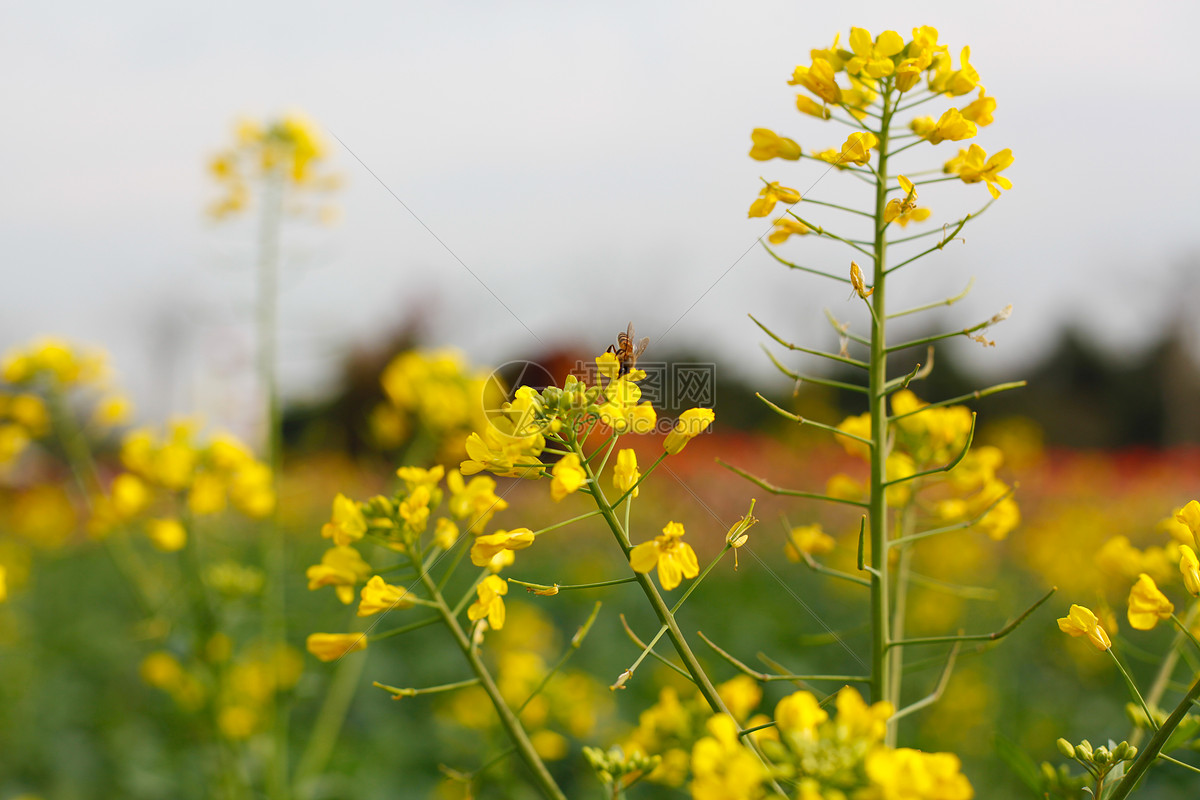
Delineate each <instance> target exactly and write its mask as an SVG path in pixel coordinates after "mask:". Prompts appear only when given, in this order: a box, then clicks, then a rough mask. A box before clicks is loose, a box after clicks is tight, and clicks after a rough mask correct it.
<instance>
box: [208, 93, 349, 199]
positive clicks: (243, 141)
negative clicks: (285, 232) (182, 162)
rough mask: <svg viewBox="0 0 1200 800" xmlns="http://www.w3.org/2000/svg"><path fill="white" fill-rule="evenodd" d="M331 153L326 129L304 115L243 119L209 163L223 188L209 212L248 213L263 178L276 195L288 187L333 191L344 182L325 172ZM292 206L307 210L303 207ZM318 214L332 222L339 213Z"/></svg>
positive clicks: (290, 188) (210, 171)
mask: <svg viewBox="0 0 1200 800" xmlns="http://www.w3.org/2000/svg"><path fill="white" fill-rule="evenodd" d="M327 157H328V148H327V146H326V144H325V142H324V140H323V138H322V136H321V134H320V131H319V130H318V129H317V126H316V125H315V124H313V122H312V121H311V120H309V119H308V118H306V117H305V116H304V115H302V114H299V113H291V114H287V115H285V116H284V117H282V118H281V119H278V120H275V121H273V122H269V123H266V124H262V123H259V122H257V121H255V120H251V119H242V120H240V121H239V122H238V123H237V125H236V126H235V130H234V142H233V144H232V145H231V146H229V147H227V148H225V149H224V150H222V151H220V152H219V153H217V154H216V155H215V156H213V158H212V159H211V160H210V161H209V164H208V170H209V174H210V175H211V176H212V177H213V179H214V180H216V181H217V183H218V184H219V185H220V187H221V191H222V194H221V197H220V199H218V200H217V201H216V202H214V203H213V204H212V205H211V206H210V207H209V213H210V214H212V216H214V217H216V218H217V219H222V218H225V217H229V216H233V215H236V214H239V213H241V212H242V211H245V210H246V209H247V208H249V206H250V202H251V200H252V186H253V184H254V183H255V182H261V183H262V184H263V187H264V191H272V192H275V193H282V192H283V191H284V190H285V189H288V190H295V189H303V190H306V191H312V192H322V193H327V192H330V191H332V190H334V189H336V188H337V187H338V184H339V181H338V179H337V177H336V176H334V175H331V174H328V173H324V174H323V173H321V172H320V171H319V167H320V166H321V164H322V163H323V162H324V161H325V160H326V159H327ZM267 187H270V188H267ZM277 199H278V200H279V201H282V199H283V198H282V197H278V198H277ZM287 210H290V211H293V212H298V211H300V210H301V209H300V207H298V206H297V207H291V208H288V209H287ZM318 214H319V217H320V219H321V220H322V221H331V220H332V219H334V218H335V214H336V212H335V211H334V210H333V209H332V208H331V207H329V206H326V207H323V208H321V209H320V210H319V211H318Z"/></svg>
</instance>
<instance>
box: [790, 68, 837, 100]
mask: <svg viewBox="0 0 1200 800" xmlns="http://www.w3.org/2000/svg"><path fill="white" fill-rule="evenodd" d="M834 73H835V70H834V67H833V64H831V63H830V62H829V61H826V60H825V59H823V58H814V59H813V62H812V66H811V67H796V69H795V71H794V72H793V73H792V79H791V80H790V81H788V86H803V87H804V88H805V89H808V90H809V91H810V92H812V93H813V94H815V95H816V96H817V97H819V98H821V99H822V100H824V101H825V102H826V103H832V104H834V105H837V104H839V103H841V102H842V90H841V89H840V88H839V87H838V85H837V81H836V80H834Z"/></svg>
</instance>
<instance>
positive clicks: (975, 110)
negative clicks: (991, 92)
mask: <svg viewBox="0 0 1200 800" xmlns="http://www.w3.org/2000/svg"><path fill="white" fill-rule="evenodd" d="M995 111H996V98H994V97H987V96H986V95H985V93H984V88H983V87H982V86H980V87H979V97H978V98H977V99H975V100H973V101H971V102H970V103H968V104H967V105H965V106H963V109H962V115H963V118H964V119H968V120H970V121H971V122H974V123H975V124H976V125H978V126H979V127H981V128H983V127H986V126H988V125H991V124H992V122H993V118H992V114H994V113H995Z"/></svg>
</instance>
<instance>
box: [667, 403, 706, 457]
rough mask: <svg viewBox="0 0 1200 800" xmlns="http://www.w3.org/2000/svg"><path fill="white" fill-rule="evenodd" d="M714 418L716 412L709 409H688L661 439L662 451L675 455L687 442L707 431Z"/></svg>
mask: <svg viewBox="0 0 1200 800" xmlns="http://www.w3.org/2000/svg"><path fill="white" fill-rule="evenodd" d="M716 418H717V415H716V412H714V411H713V410H712V409H711V408H689V409H688V410H687V411H684V412H683V413H682V414H680V415H679V419H677V420H676V421H675V426H674V427H673V428H672V429H671V432H670V433H668V434H667V436H666V438H665V439H663V449H664V450H666V451H667V453H669V454H670V455H675V454H676V453H678V452H680V451H681V450H683V448H685V447H687V443H688V442H690V441H691V440H692V439H695V438H696V437H697V436H699V435H700V434H702V433H704V431H706V430H708V426H709V425H712V423H713V420H715V419H716Z"/></svg>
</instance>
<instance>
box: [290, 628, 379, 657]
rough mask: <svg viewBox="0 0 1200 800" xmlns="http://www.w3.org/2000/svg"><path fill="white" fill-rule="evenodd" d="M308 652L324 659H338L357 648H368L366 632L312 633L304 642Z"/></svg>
mask: <svg viewBox="0 0 1200 800" xmlns="http://www.w3.org/2000/svg"><path fill="white" fill-rule="evenodd" d="M304 646H305V648H306V649H307V650H308V652H310V653H312V654H313V655H314V656H316V657H317V658H319V659H320V660H322V661H336V660H337V659H339V658H341V657H342V656H344V655H346V654H348V653H353V652H355V651H356V650H366V649H367V635H366V634H365V633H312V634H309V636H308V639H307V640H306V641H305V643H304Z"/></svg>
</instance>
